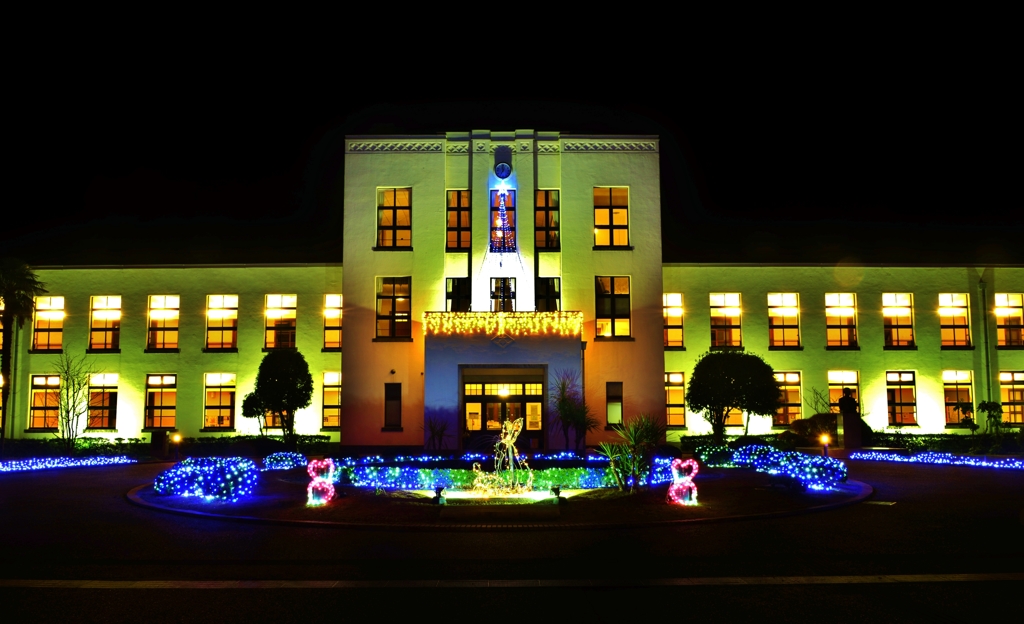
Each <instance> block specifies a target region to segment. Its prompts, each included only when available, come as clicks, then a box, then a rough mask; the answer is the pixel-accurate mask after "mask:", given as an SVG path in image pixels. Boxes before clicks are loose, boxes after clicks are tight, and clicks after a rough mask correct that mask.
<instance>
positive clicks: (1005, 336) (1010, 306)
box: [995, 293, 1024, 347]
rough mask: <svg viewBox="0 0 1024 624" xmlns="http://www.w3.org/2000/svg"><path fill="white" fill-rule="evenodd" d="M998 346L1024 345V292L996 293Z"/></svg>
mask: <svg viewBox="0 0 1024 624" xmlns="http://www.w3.org/2000/svg"><path fill="white" fill-rule="evenodd" d="M995 313H996V346H999V347H1024V294H1021V293H996V309H995Z"/></svg>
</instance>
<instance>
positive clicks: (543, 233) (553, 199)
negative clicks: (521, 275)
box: [533, 191, 561, 251]
mask: <svg viewBox="0 0 1024 624" xmlns="http://www.w3.org/2000/svg"><path fill="white" fill-rule="evenodd" d="M535 208H536V213H535V215H536V220H535V222H534V230H533V231H534V235H535V236H536V241H537V249H543V250H545V251H556V250H558V249H560V248H561V242H560V240H559V233H558V191H537V201H536V204H535Z"/></svg>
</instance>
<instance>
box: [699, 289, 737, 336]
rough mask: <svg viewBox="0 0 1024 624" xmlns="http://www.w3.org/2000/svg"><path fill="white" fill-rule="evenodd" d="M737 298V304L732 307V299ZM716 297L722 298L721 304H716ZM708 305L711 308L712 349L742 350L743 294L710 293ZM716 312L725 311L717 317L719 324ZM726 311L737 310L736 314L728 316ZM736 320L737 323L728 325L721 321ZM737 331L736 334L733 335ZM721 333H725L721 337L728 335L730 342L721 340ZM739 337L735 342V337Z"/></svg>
mask: <svg viewBox="0 0 1024 624" xmlns="http://www.w3.org/2000/svg"><path fill="white" fill-rule="evenodd" d="M733 296H735V297H736V304H735V305H731V304H730V303H729V298H730V297H733ZM715 297H722V299H721V303H720V304H716V303H715V299H714V298H715ZM708 305H709V308H710V321H711V348H712V349H741V348H743V294H742V293H725V292H722V293H717V292H715V293H708ZM716 310H721V311H723V313H722V314H719V315H717V318H718V319H719V322H717V323H716V322H715V320H716V314H715V311H716ZM725 310H736V314H726V313H724V311H725ZM732 318H735V319H736V322H735V323H726V322H723V321H722V320H721V319H726V320H729V319H732ZM734 331H735V334H734V333H733V332H734ZM719 332H725V333H724V334H721V335H727V336H728V337H729V338H728V340H725V341H722V340H720V339H719V335H720V334H719ZM734 335H735V336H738V338H737V339H736V340H735V341H734V340H733V336H734Z"/></svg>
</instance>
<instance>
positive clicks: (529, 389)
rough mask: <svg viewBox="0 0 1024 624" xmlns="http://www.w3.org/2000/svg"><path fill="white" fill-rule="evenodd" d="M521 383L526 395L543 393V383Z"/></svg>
mask: <svg viewBox="0 0 1024 624" xmlns="http://www.w3.org/2000/svg"><path fill="white" fill-rule="evenodd" d="M523 385H524V389H523V394H525V395H527V396H540V395H541V394H543V393H544V384H539V383H528V384H523Z"/></svg>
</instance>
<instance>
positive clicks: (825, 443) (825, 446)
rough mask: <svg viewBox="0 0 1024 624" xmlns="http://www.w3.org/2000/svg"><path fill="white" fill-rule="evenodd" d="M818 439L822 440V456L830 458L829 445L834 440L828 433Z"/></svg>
mask: <svg viewBox="0 0 1024 624" xmlns="http://www.w3.org/2000/svg"><path fill="white" fill-rule="evenodd" d="M818 439H819V440H821V456H822V457H828V443H829V442H830V441H831V440H832V438H830V437H829V435H828V434H827V433H823V434H821V437H820V438H818Z"/></svg>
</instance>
